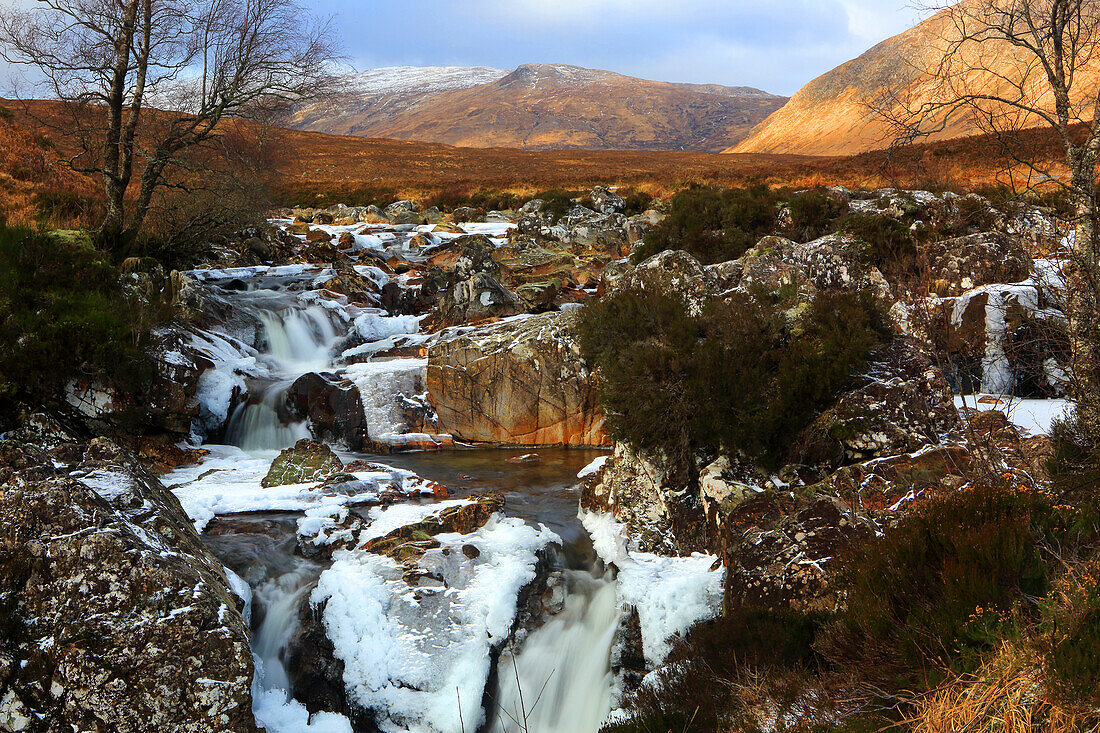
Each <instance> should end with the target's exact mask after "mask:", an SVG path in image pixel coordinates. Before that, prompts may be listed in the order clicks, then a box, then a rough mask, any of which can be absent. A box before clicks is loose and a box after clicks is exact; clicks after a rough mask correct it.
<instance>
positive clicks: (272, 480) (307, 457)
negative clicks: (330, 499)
mask: <svg viewBox="0 0 1100 733" xmlns="http://www.w3.org/2000/svg"><path fill="white" fill-rule="evenodd" d="M343 470H344V464H343V463H341V461H340V459H339V458H337V457H336V454H335V453H333V452H332V449H331V448H329V447H328V446H327V445H325V444H324V443H319V442H317V441H316V440H310V439H309V438H303V439H302V440H299V441H298V442H297V443H295V444H294V447H293V448H287V449H286V450H284V451H283V452H282V453H280V454H279V456H278V457H277V458H276V459H275V460H274V461H272V463H271V468H270V469H268V472H267V476H264V479H263V481H261V482H260V485H261V486H263V487H264V488H270V487H272V486H286V485H287V484H304V483H310V482H313V481H324V480H326V479H329V478H332V477H334V476H337V475H339V474H341V473H343Z"/></svg>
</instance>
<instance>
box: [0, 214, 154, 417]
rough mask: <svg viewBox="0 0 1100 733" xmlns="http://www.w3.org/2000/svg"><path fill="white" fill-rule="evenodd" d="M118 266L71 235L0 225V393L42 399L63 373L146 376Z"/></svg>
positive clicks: (58, 384)
mask: <svg viewBox="0 0 1100 733" xmlns="http://www.w3.org/2000/svg"><path fill="white" fill-rule="evenodd" d="M139 322H140V319H139V318H138V313H137V311H136V308H135V306H134V304H132V303H131V302H130V301H129V300H128V299H127V298H126V296H125V294H124V293H123V290H122V287H121V285H120V279H119V271H118V270H117V269H116V268H115V267H112V266H111V265H110V264H109V263H108V262H107V261H106V260H105V259H104V258H103V257H102V255H101V254H100V253H98V252H96V251H95V250H93V249H92V248H91V246H90V245H87V244H83V243H81V242H80V241H78V240H77V239H75V238H59V237H53V236H47V235H42V234H38V233H35V232H33V231H31V230H27V229H19V228H11V227H3V228H0V343H3V344H4V348H3V349H0V395H2V396H3V397H4V398H6V399H12V398H20V399H32V400H39V399H49V398H50V397H51V396H53V395H55V394H56V393H58V391H59V390H60V389H61V388H62V387H63V386H64V385H65V384H66V382H68V381H69V380H70V379H75V378H80V377H97V376H102V375H103V374H109V375H110V376H111V377H112V378H113V379H115V380H119V381H122V382H138V381H140V380H142V379H144V378H145V377H146V376H148V374H149V372H148V369H149V367H148V363H147V360H146V359H145V358H144V357H143V355H142V351H141V348H140V347H141V344H142V342H143V339H144V335H145V334H144V330H143V329H141V328H140V327H138V326H137V324H138V323H139Z"/></svg>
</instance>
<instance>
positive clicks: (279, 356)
mask: <svg viewBox="0 0 1100 733" xmlns="http://www.w3.org/2000/svg"><path fill="white" fill-rule="evenodd" d="M256 317H257V318H258V319H259V321H260V323H261V324H263V335H262V338H261V339H260V341H261V343H262V344H263V348H262V349H261V350H260V358H261V359H262V360H263V361H265V362H266V363H267V364H268V366H269V367H270V371H271V372H272V373H273V374H274V375H276V378H275V379H274V380H256V379H254V380H252V381H250V383H249V386H248V391H249V400H248V401H247V402H245V403H242V404H240V405H238V406H237V407H236V408H235V409H234V411H233V414H232V415H231V416H230V418H229V422H228V424H227V426H226V442H227V443H229V444H230V445H236V446H238V447H240V448H242V449H244V450H246V451H258V450H281V449H283V448H287V447H289V446H291V445H294V443H295V442H297V441H298V440H300V439H302V438H308V437H310V432H309V428H308V427H307V426H306V424H305V423H304V422H294V421H291V420H289V419H287V417H286V415H285V413H284V411H283V410H282V406H283V402H284V395H285V394H286V390H287V388H289V387H290V385H291V384H293V383H294V380H295V379H297V378H298V377H299V376H301V375H302V374H306V373H307V372H313V371H323V370H325V369H328V368H329V363H330V356H331V353H332V349H333V346H334V345H335V343H336V342H337V340H339V338H340V337H341V334H340V332H339V331H338V330H337V328H336V326H335V324H334V323H333V319H332V316H331V315H330V313H329V312H328V311H327V310H325V309H324V308H322V307H320V306H316V305H311V306H307V307H300V306H291V307H286V308H282V309H279V310H272V309H267V308H258V309H257V311H256Z"/></svg>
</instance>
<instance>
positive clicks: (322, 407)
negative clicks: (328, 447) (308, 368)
mask: <svg viewBox="0 0 1100 733" xmlns="http://www.w3.org/2000/svg"><path fill="white" fill-rule="evenodd" d="M286 404H287V407H288V409H289V411H290V412H291V413H292V414H293V415H294V416H295V417H297V418H298V419H300V420H305V419H308V420H309V422H310V425H311V426H312V430H313V434H314V435H316V436H317V437H319V438H323V439H325V440H331V441H334V442H337V443H342V444H343V445H345V446H347V447H348V450H353V451H360V450H362V449H363V444H364V441H365V440H366V439H367V418H366V415H365V414H364V413H363V398H362V396H361V395H360V394H359V388H358V387H356V386H355V384H354V383H353V382H351V381H350V380H347V379H343V378H341V377H338V376H337V375H335V374H329V373H324V374H317V373H315V372H310V373H308V374H303V375H302V376H300V377H298V378H297V379H296V380H294V383H293V384H292V385H290V387H289V388H288V389H287V391H286Z"/></svg>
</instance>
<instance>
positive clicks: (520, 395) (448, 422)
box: [427, 312, 607, 446]
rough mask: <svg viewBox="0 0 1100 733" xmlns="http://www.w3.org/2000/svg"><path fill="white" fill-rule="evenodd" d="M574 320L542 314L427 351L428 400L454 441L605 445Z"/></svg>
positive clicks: (449, 339)
mask: <svg viewBox="0 0 1100 733" xmlns="http://www.w3.org/2000/svg"><path fill="white" fill-rule="evenodd" d="M575 327H576V315H575V314H572V313H560V312H554V313H544V314H540V315H536V316H530V317H528V318H524V319H520V320H516V321H508V322H505V323H499V324H493V325H490V326H486V327H483V328H478V329H476V330H472V331H466V332H460V333H455V334H453V335H446V334H445V335H444V336H442V337H441V338H440V339H439V340H438V341H437V342H435V343H433V344H432V345H431V346H430V347H429V349H428V371H427V388H428V399H429V401H430V402H431V403H432V405H433V406H434V407H435V410H436V413H437V414H438V416H439V429H440V430H441V431H442V432H445V433H450V434H451V435H453V436H454V437H455V439H456V440H466V441H472V442H478V443H496V444H501V445H577V446H579V445H606V444H607V438H606V436H605V435H604V433H603V416H602V415H601V414H600V411H599V409H598V407H597V404H596V388H595V383H594V381H593V379H592V375H591V374H590V373H589V372H588V370H587V368H586V367H585V365H584V362H583V360H582V359H581V356H580V349H579V347H578V346H577V343H576V340H575V337H574V335H573V333H574V329H575Z"/></svg>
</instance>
